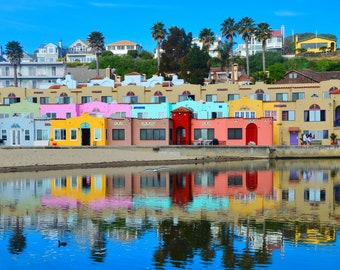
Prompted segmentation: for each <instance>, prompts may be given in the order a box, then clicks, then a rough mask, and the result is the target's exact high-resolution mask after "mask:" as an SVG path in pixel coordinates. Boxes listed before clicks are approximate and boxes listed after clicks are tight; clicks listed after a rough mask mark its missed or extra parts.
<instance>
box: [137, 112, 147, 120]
mask: <svg viewBox="0 0 340 270" xmlns="http://www.w3.org/2000/svg"><path fill="white" fill-rule="evenodd" d="M137 118H138V119H147V118H149V116H148V113H147V112H139V113H137Z"/></svg>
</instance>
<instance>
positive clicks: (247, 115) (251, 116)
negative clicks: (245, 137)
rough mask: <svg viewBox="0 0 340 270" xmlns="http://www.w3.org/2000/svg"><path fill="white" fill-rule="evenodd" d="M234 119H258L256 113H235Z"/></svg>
mask: <svg viewBox="0 0 340 270" xmlns="http://www.w3.org/2000/svg"><path fill="white" fill-rule="evenodd" d="M234 117H240V118H256V114H255V111H235V113H234Z"/></svg>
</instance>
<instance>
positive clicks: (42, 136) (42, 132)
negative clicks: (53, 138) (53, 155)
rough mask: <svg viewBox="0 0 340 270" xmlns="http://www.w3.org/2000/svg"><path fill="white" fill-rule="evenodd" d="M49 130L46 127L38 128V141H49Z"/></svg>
mask: <svg viewBox="0 0 340 270" xmlns="http://www.w3.org/2000/svg"><path fill="white" fill-rule="evenodd" d="M47 140H48V131H47V130H46V129H37V141H47Z"/></svg>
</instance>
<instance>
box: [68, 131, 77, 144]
mask: <svg viewBox="0 0 340 270" xmlns="http://www.w3.org/2000/svg"><path fill="white" fill-rule="evenodd" d="M70 138H71V140H72V141H75V140H77V129H75V128H72V129H71V130H70Z"/></svg>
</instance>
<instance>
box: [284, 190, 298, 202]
mask: <svg viewBox="0 0 340 270" xmlns="http://www.w3.org/2000/svg"><path fill="white" fill-rule="evenodd" d="M282 201H289V202H293V201H295V190H294V189H283V190H282Z"/></svg>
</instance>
